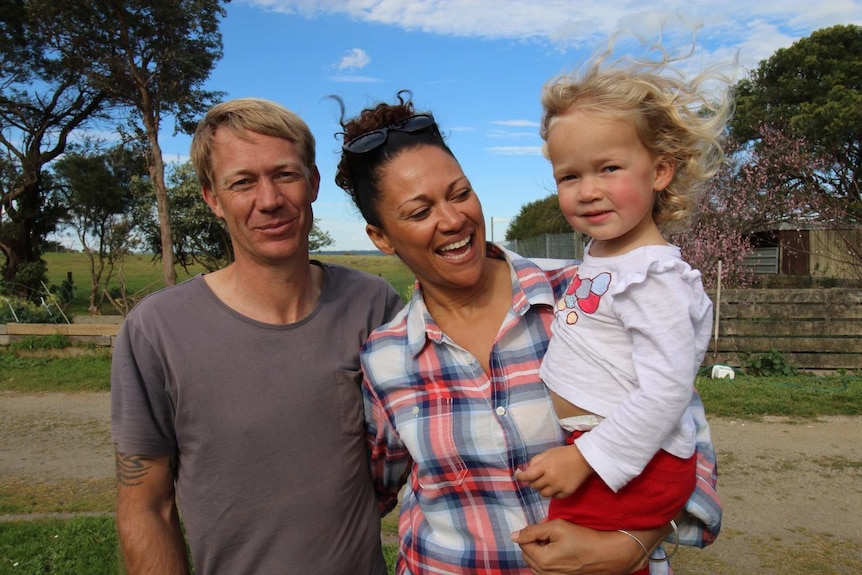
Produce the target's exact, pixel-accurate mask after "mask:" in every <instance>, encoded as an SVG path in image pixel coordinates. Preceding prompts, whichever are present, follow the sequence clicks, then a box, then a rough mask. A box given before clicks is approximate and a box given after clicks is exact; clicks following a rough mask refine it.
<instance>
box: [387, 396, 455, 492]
mask: <svg viewBox="0 0 862 575" xmlns="http://www.w3.org/2000/svg"><path fill="white" fill-rule="evenodd" d="M405 415H406V417H404V419H403V421H401V422H399V424H398V427H399V434H400V435H401V439H402V440H403V441H404V444H405V445H406V446H407V450H408V451H409V452H410V456H411V457H412V458H413V461H414V462H415V463H416V480H417V481H418V483H419V485H420V487H422V488H423V489H427V490H441V489H446V488H449V487H457V486H459V485H461V484H462V483H463V482H464V477H466V475H467V465H466V464H465V463H464V459H463V458H462V456H461V453H460V451H459V448H458V444H457V442H456V440H455V425H456V423H457V414H456V412H455V403H454V402H453V400H452V398H451V397H439V396H438V397H432V398H428V399H427V400H425V401H422V402H420V403H419V404H417V405H414V406H413V407H412V408H411V409H409V410H408V413H407V414H405Z"/></svg>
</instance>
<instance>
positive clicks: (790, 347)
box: [710, 335, 862, 358]
mask: <svg viewBox="0 0 862 575" xmlns="http://www.w3.org/2000/svg"><path fill="white" fill-rule="evenodd" d="M712 347H713V342H710V350H711V349H712ZM771 349H777V350H779V351H780V352H782V353H791V352H796V353H798V352H806V353H849V354H853V355H858V356H859V357H860V358H862V339H860V338H838V337H834V338H827V337H823V338H809V337H737V336H729V337H724V338H723V337H721V336H720V335H719V337H718V351H719V353H721V352H722V351H744V352H747V353H762V352H768V351H769V350H771Z"/></svg>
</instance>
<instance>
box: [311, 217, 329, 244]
mask: <svg viewBox="0 0 862 575" xmlns="http://www.w3.org/2000/svg"><path fill="white" fill-rule="evenodd" d="M319 222H320V220H319V219H317V218H314V225H313V226H311V231H310V232H309V234H308V249H309V251H312V252H313V251H316V250H319V249H322V248H325V247H326V246H331V245H332V244H334V243H335V240H333V239H332V236H330V235H329V232H327V231H324V230H322V229H320V226H319V225H318V223H319Z"/></svg>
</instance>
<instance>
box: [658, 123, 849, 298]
mask: <svg viewBox="0 0 862 575" xmlns="http://www.w3.org/2000/svg"><path fill="white" fill-rule="evenodd" d="M760 132H761V134H762V140H761V145H760V146H758V147H756V149H751V147H750V146H748V145H747V143H745V142H742V143H740V142H735V141H733V140H731V141H730V142H728V144H727V146H726V149H727V152H728V156H729V157H730V159H731V161H730V162H729V163H728V164H727V165H726V166H725V167H724V168H723V169H722V170H721V171H720V172H719V173H718V174H716V175H715V176H714V177H713V178H712V179H711V180H710V181H709V182H708V184H707V186H706V189H705V191H704V197H703V199H702V201H701V202H700V203H699V205H698V208H697V212H696V214H695V216H694V225H693V227H692V228H691V229H690V230H687V231H684V232H681V233H678V234H675V235H673V236H671V237H670V238H669V240H670V241H671V242H672V243H674V244H676V245H678V246H680V248H681V249H682V252H683V257H684V258H685V259H686V261H688V262H689V263H690V264H691V266H692V267H693V268H696V269H698V270H700V271H701V273H702V274H703V280H704V285H706V286H707V287H709V288H714V287H716V285H717V271H718V261H719V260H721V261H722V283H723V285H724V286H726V287H744V286H745V285H747V284H748V283H749V282H750V280H751V275H750V274H749V272H748V271H747V269H746V268H745V266H744V265H743V260H744V259H745V257H746V256H747V255H748V254H749V253H750V252H751V251H752V250H753V249H754V246H753V244H752V236H753V234H754V233H756V232H763V231H771V230H774V229H776V226H777V225H778V224H780V223H783V222H805V221H809V220H811V219H814V218H817V219H822V218H827V219H829V218H831V217H832V215H831V214H832V212H831V211H830V209H831V208H830V206H829V204H828V202H827V201H825V199H824V196H823V195H822V194H821V193H820V186H819V183H818V177H817V174H818V173H819V172H821V171H822V170H823V165H822V164H821V163H818V162H817V161H815V160H813V159H812V157H811V155H810V153H809V152H808V149H809V146H808V144H807V143H806V142H805V140H803V139H801V138H794V137H790V136H788V135H787V134H785V133H784V132H781V131H779V130H775V129H773V128H768V127H761V128H760Z"/></svg>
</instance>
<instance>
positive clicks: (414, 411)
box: [413, 405, 419, 415]
mask: <svg viewBox="0 0 862 575" xmlns="http://www.w3.org/2000/svg"><path fill="white" fill-rule="evenodd" d="M413 415H419V406H418V405H414V406H413Z"/></svg>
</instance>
